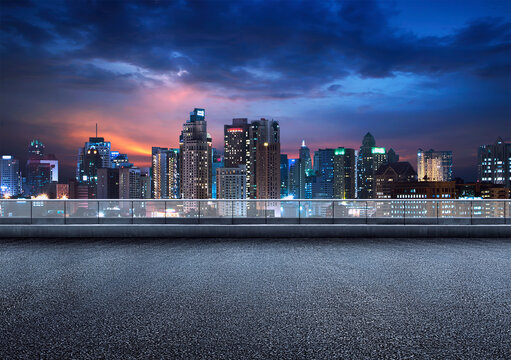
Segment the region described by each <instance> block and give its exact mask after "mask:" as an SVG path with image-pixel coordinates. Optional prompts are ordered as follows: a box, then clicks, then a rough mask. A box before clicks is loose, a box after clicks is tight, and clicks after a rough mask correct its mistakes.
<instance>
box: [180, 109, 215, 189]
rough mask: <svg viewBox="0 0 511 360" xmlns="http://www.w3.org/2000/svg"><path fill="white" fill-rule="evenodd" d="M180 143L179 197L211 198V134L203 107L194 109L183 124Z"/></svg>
mask: <svg viewBox="0 0 511 360" xmlns="http://www.w3.org/2000/svg"><path fill="white" fill-rule="evenodd" d="M179 143H180V159H181V163H180V168H181V171H180V174H181V178H180V179H181V185H180V191H181V197H182V198H183V199H210V198H211V175H212V174H211V168H212V162H211V159H212V158H211V136H210V135H209V134H208V132H207V123H206V120H205V110H204V109H197V108H196V109H194V110H193V111H192V112H191V113H190V119H189V120H188V121H187V122H186V123H184V124H183V131H182V132H181V136H180V138H179Z"/></svg>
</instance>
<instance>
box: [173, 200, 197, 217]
mask: <svg viewBox="0 0 511 360" xmlns="http://www.w3.org/2000/svg"><path fill="white" fill-rule="evenodd" d="M166 204H167V205H166V209H165V212H166V218H167V219H175V220H178V219H179V218H198V217H199V200H174V199H172V200H167V201H166Z"/></svg>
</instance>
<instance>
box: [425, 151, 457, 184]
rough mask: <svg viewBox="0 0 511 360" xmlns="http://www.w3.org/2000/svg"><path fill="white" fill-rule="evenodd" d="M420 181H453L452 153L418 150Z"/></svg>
mask: <svg viewBox="0 0 511 360" xmlns="http://www.w3.org/2000/svg"><path fill="white" fill-rule="evenodd" d="M417 175H418V178H419V181H451V180H452V151H435V150H433V149H431V150H428V151H424V150H422V149H419V150H417Z"/></svg>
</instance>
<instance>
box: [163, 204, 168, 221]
mask: <svg viewBox="0 0 511 360" xmlns="http://www.w3.org/2000/svg"><path fill="white" fill-rule="evenodd" d="M163 204H164V206H165V208H164V209H163V212H164V213H165V224H166V223H167V200H165V201H163Z"/></svg>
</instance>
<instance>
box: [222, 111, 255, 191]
mask: <svg viewBox="0 0 511 360" xmlns="http://www.w3.org/2000/svg"><path fill="white" fill-rule="evenodd" d="M238 165H246V168H247V169H246V176H247V196H249V191H250V169H251V164H250V124H249V123H248V119H246V118H235V119H232V125H224V166H225V167H227V168H230V167H237V166H238ZM213 176H215V170H214V169H213Z"/></svg>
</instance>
